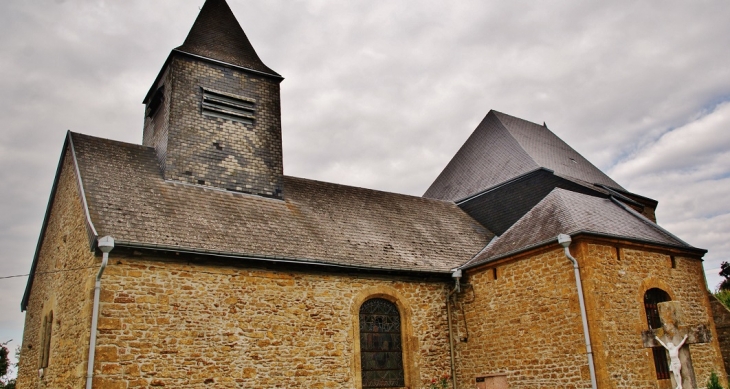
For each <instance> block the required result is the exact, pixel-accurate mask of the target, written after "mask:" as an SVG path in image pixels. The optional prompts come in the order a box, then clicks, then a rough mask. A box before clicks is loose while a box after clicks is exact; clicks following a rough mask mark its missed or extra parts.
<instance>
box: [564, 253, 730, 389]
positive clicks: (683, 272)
mask: <svg viewBox="0 0 730 389" xmlns="http://www.w3.org/2000/svg"><path fill="white" fill-rule="evenodd" d="M574 253H577V255H578V258H579V260H580V261H581V265H582V266H584V272H583V273H582V274H583V277H584V286H585V290H586V294H585V297H586V306H587V309H588V310H589V312H590V316H589V324H590V325H591V327H590V328H591V335H592V337H593V346H594V353H595V355H596V367H597V373H598V379H599V383H602V384H604V387H607V388H636V387H645V388H651V387H659V388H665V387H666V388H669V387H671V385H670V383H669V380H664V381H659V382H658V381H657V380H656V372H655V370H654V364H653V359H652V356H651V350H650V349H646V348H643V344H642V342H641V339H640V336H639V334H640V333H641V332H642V331H644V330H646V329H647V322H646V313H645V312H644V305H643V298H644V293H645V292H646V291H647V290H648V289H651V288H660V289H662V290H664V291H666V292H667V293H669V295H670V297H671V299H672V301H679V302H680V304H681V308H682V316H683V321H684V323H685V324H687V325H695V324H707V325H708V326H710V329H711V331H712V337H713V341H712V343H706V344H693V345H690V346H689V347H690V353H691V356H692V365H693V367H694V370H695V375H696V379H697V384H698V385H699V387H702V386H704V384H705V383H706V382H707V379H708V377H709V375H710V373H711V372H712V371H713V370H714V371H715V372H717V373H718V375H722V374H721V372H722V371H723V370H724V365H723V361H722V355H721V353H720V348H719V344H718V342H717V332H716V330H715V327H714V322H713V320H712V311H711V306H710V301H709V293H708V292H707V287H706V284H705V278H704V270H703V268H702V262H701V261H700V260H699V259H696V258H689V257H682V256H678V255H677V256H675V264H676V267H674V268H673V267H672V260H671V255H670V254H671V253H668V252H661V251H653V250H649V249H648V248H642V247H630V246H629V247H627V246H625V245H615V246H613V245H606V244H597V243H594V242H590V241H589V242H583V243H581V244H580V245H579V246H578V247H575V251H574Z"/></svg>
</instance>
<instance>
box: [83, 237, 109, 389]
mask: <svg viewBox="0 0 730 389" xmlns="http://www.w3.org/2000/svg"><path fill="white" fill-rule="evenodd" d="M98 247H99V250H101V252H102V253H103V254H102V257H101V267H100V268H99V273H97V274H96V283H95V284H94V306H93V309H92V311H91V336H90V337H89V363H88V365H87V366H86V389H91V381H92V379H93V378H94V354H95V352H96V327H97V322H98V321H99V293H100V291H101V275H102V274H104V269H106V264H107V263H108V262H109V252H110V251H112V249H113V248H114V238H112V237H111V236H105V237H103V238H99V243H98Z"/></svg>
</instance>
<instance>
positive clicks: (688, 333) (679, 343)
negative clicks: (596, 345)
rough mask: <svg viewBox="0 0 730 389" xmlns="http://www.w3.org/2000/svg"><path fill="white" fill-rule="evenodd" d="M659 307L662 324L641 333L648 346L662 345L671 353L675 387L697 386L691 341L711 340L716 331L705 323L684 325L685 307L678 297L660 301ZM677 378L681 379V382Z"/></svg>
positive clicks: (676, 388)
mask: <svg viewBox="0 0 730 389" xmlns="http://www.w3.org/2000/svg"><path fill="white" fill-rule="evenodd" d="M658 309H659V319H660V320H661V323H662V327H661V328H657V329H651V330H646V331H644V332H642V333H641V338H642V340H643V341H644V347H662V348H664V349H666V350H667V351H668V353H667V354H669V355H670V365H669V366H670V369H671V370H672V373H673V374H672V376H671V379H672V387H673V388H675V389H696V388H697V380H696V379H695V374H694V369H693V368H692V358H691V356H690V353H689V345H690V344H694V343H708V342H710V341H711V340H712V333H711V332H710V329H709V328H708V327H707V325H705V324H699V325H694V326H688V325H684V324H683V323H682V310H681V308H680V304H679V302H678V301H666V302H663V303H659V304H658ZM676 370H679V371H676ZM677 378H679V381H681V382H677Z"/></svg>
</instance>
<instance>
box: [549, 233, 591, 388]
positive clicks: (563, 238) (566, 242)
mask: <svg viewBox="0 0 730 389" xmlns="http://www.w3.org/2000/svg"><path fill="white" fill-rule="evenodd" d="M571 241H572V240H571V239H570V235H566V234H560V235H558V243H560V245H561V246H563V248H564V249H565V256H566V257H567V258H568V259H569V260H570V262H573V271H574V272H575V286H576V288H578V302H579V303H580V316H581V318H582V319H583V336H584V337H585V341H586V352H587V354H588V369H589V370H590V372H591V388H593V389H596V388H598V386H597V385H596V368H595V366H594V365H593V348H592V347H591V335H590V334H589V333H588V318H587V316H586V305H585V302H583V284H582V283H581V281H580V268H579V267H578V261H576V259H575V258H573V256H572V255H570V242H571Z"/></svg>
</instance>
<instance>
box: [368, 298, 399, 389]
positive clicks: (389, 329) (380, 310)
mask: <svg viewBox="0 0 730 389" xmlns="http://www.w3.org/2000/svg"><path fill="white" fill-rule="evenodd" d="M401 345H402V343H401V321H400V313H399V312H398V307H397V306H396V305H395V304H393V303H392V302H390V301H388V300H385V299H381V298H374V299H370V300H367V301H365V302H364V303H363V304H362V306H360V368H361V369H362V387H363V389H365V388H392V387H403V386H405V379H404V375H403V348H402V346H401Z"/></svg>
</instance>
